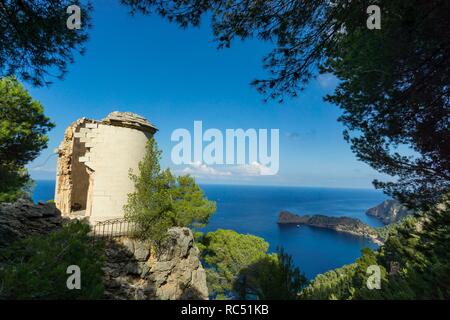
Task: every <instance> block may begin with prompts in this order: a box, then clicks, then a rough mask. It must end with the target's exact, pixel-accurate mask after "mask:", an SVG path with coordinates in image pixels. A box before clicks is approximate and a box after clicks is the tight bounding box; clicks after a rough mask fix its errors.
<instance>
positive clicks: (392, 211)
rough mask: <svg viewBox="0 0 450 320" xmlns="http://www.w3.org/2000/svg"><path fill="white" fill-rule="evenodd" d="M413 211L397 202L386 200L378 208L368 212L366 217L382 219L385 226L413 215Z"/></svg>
mask: <svg viewBox="0 0 450 320" xmlns="http://www.w3.org/2000/svg"><path fill="white" fill-rule="evenodd" d="M413 213H414V212H413V211H412V210H408V209H407V208H406V207H404V206H403V205H401V204H400V202H398V201H397V200H386V201H383V202H382V203H381V204H379V205H377V206H376V207H373V208H370V209H368V210H367V211H366V215H368V216H372V217H376V218H378V219H380V220H381V221H382V222H383V223H384V224H391V223H395V222H397V221H399V220H400V219H402V218H404V217H406V216H408V215H410V214H413Z"/></svg>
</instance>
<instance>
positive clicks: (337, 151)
mask: <svg viewBox="0 0 450 320" xmlns="http://www.w3.org/2000/svg"><path fill="white" fill-rule="evenodd" d="M118 2H119V1H108V0H99V1H94V12H93V28H92V29H91V30H90V39H89V41H88V43H87V52H86V54H85V55H84V56H82V57H77V58H76V62H75V64H73V65H71V66H70V68H69V73H68V74H67V76H66V77H65V79H64V80H63V81H59V80H55V81H54V83H53V84H52V85H51V86H50V87H48V88H33V87H31V86H30V85H26V87H27V88H28V89H29V91H30V93H31V95H32V96H33V97H34V98H35V99H37V100H39V101H40V102H41V103H42V104H43V105H44V107H45V112H46V114H47V115H48V116H49V117H50V118H51V119H52V120H53V121H54V122H55V123H56V128H55V129H53V130H52V131H51V132H50V134H49V136H50V141H49V148H48V149H47V150H45V151H43V152H42V154H41V156H40V157H39V158H37V159H36V160H35V161H34V162H33V163H31V164H30V165H29V170H30V172H31V175H32V177H33V178H35V179H54V176H55V167H56V156H54V155H53V156H52V152H53V149H54V148H56V147H57V146H58V144H59V142H60V141H61V140H62V138H63V134H64V130H65V128H66V127H67V126H68V125H69V124H70V123H71V122H73V121H75V120H76V119H77V118H80V117H88V118H94V119H102V118H104V117H105V116H106V115H107V114H108V113H109V112H111V111H115V110H119V111H131V112H135V113H138V114H140V115H142V116H145V117H146V118H148V119H149V120H150V121H151V122H152V123H154V124H155V125H156V126H157V127H158V128H159V130H160V131H159V132H158V133H157V136H156V138H157V141H158V143H159V146H160V148H161V149H162V150H163V159H162V165H163V167H171V168H172V169H174V170H175V171H176V172H179V171H181V170H182V169H183V168H182V167H179V166H174V165H173V163H172V161H171V159H170V151H171V149H172V147H173V146H174V145H175V144H176V143H175V142H172V141H171V140H170V136H171V133H172V131H173V130H175V129H177V128H187V129H189V130H193V124H194V121H195V120H201V121H202V122H203V127H204V129H207V128H218V129H220V130H223V131H225V129H229V128H230V129H233V128H243V129H248V128H255V129H259V128H267V129H271V128H277V129H279V130H280V170H279V172H278V174H277V175H275V176H258V175H245V174H238V173H234V174H232V175H230V176H221V175H216V174H214V172H216V170H215V169H214V168H213V169H212V170H210V171H205V172H203V173H201V174H200V176H199V178H198V180H199V182H202V183H233V184H264V185H297V186H323V187H355V188H371V181H372V180H373V179H374V178H384V177H383V176H382V175H380V174H378V173H377V172H376V171H374V170H372V169H371V168H370V167H369V166H367V165H365V164H364V163H362V162H359V161H357V160H356V157H355V156H354V155H353V153H352V152H351V150H350V146H349V145H348V144H347V143H346V142H345V141H344V140H343V138H342V130H343V127H342V125H341V124H340V123H338V122H337V118H338V116H339V114H340V111H339V109H338V108H337V107H336V106H333V105H330V104H327V103H324V102H323V100H322V97H323V96H324V94H326V93H327V92H331V91H332V90H333V88H334V86H335V85H336V81H335V79H333V77H330V76H322V77H320V78H319V79H316V80H314V81H312V82H311V83H310V85H309V87H308V89H307V90H306V91H305V92H304V93H302V94H301V96H300V97H299V98H297V99H295V100H287V101H285V103H284V104H278V103H268V104H264V103H263V102H262V97H261V96H260V95H259V94H258V93H257V92H256V90H255V89H254V88H253V87H251V86H250V84H249V83H250V82H251V80H253V79H254V78H258V77H263V76H264V75H265V71H264V70H263V68H262V58H263V56H264V55H265V54H266V53H268V52H269V51H270V48H271V47H270V44H267V43H262V42H260V41H258V40H251V41H246V42H239V41H237V42H235V43H234V44H233V45H232V47H231V48H230V49H225V50H217V49H216V44H215V43H214V42H213V41H212V39H213V36H212V33H211V31H210V28H209V24H208V23H207V21H205V22H206V23H204V24H203V26H202V27H201V28H199V29H188V30H182V29H180V28H178V27H177V26H176V25H174V24H169V23H168V22H166V21H163V20H162V19H161V18H159V17H157V16H146V17H144V16H141V15H137V16H135V17H132V16H130V15H129V14H128V12H127V8H125V7H123V6H120V5H119V4H117V3H118ZM219 169H220V168H219ZM208 172H209V174H208Z"/></svg>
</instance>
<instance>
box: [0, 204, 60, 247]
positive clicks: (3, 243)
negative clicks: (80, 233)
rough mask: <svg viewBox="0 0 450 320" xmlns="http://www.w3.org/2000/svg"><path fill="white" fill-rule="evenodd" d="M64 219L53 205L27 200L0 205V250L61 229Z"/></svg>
mask: <svg viewBox="0 0 450 320" xmlns="http://www.w3.org/2000/svg"><path fill="white" fill-rule="evenodd" d="M63 221H64V219H63V218H62V217H61V213H60V212H59V210H58V209H56V207H55V204H54V203H38V204H35V203H33V202H32V201H31V200H28V199H19V200H18V201H16V202H14V203H1V204H0V249H1V248H5V247H7V246H8V245H10V244H11V243H12V242H14V241H16V240H19V239H23V238H25V237H27V236H30V235H37V234H47V233H50V232H52V231H54V230H56V229H59V228H61V227H62V224H63Z"/></svg>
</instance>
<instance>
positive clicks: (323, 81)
mask: <svg viewBox="0 0 450 320" xmlns="http://www.w3.org/2000/svg"><path fill="white" fill-rule="evenodd" d="M317 81H318V82H319V85H320V86H321V87H322V88H326V89H328V88H334V87H335V86H336V85H337V83H338V79H337V78H336V77H335V76H334V75H332V74H331V73H324V74H319V76H318V77H317Z"/></svg>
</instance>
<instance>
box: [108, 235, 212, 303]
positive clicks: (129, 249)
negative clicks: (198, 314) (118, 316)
mask: <svg viewBox="0 0 450 320" xmlns="http://www.w3.org/2000/svg"><path fill="white" fill-rule="evenodd" d="M106 257H107V262H106V266H105V268H104V272H105V278H106V279H105V298H107V299H126V300H129V299H132V300H134V299H136V300H154V299H157V300H179V299H183V300H204V299H208V288H207V285H206V273H205V270H204V269H203V267H202V264H201V262H200V259H199V250H198V249H197V247H195V245H194V237H193V235H192V232H191V230H189V229H188V228H172V229H169V232H168V238H167V239H166V241H165V242H164V244H163V245H162V247H161V248H160V250H159V252H156V250H155V249H154V248H153V249H152V248H151V246H150V245H149V244H147V243H145V242H142V241H140V240H136V239H130V238H126V237H123V238H116V239H114V240H113V241H111V242H108V244H107V249H106Z"/></svg>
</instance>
